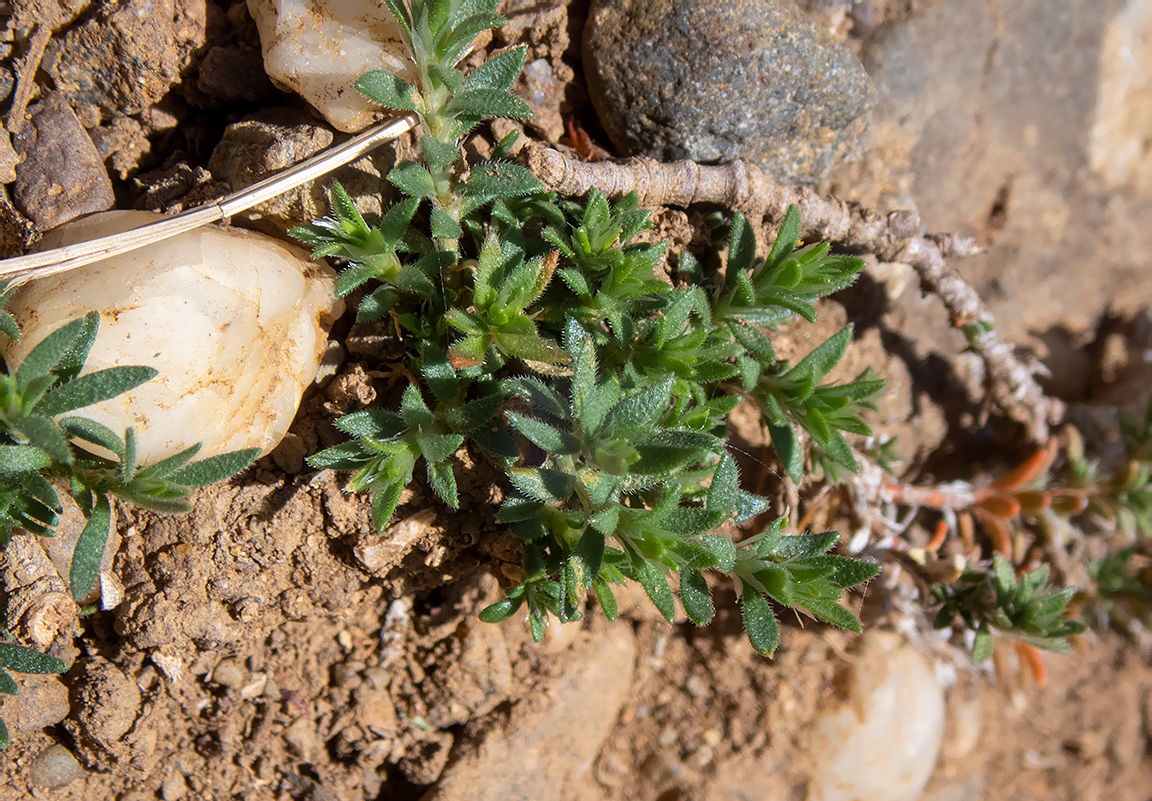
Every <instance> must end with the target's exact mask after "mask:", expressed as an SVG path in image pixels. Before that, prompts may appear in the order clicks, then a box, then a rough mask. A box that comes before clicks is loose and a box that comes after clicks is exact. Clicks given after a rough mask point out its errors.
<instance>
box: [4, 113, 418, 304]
mask: <svg viewBox="0 0 1152 801" xmlns="http://www.w3.org/2000/svg"><path fill="white" fill-rule="evenodd" d="M414 124H415V118H414V117H412V116H405V117H401V118H399V119H396V120H391V121H388V122H383V123H380V124H378V125H374V126H373V127H371V128H369V129H368V130H366V131H364V132H363V133H360V134H358V135H356V136H355V137H353V138H352V139H349V140H348V141H347V142H345V143H344V144H342V145H338V146H336V147H334V148H331V149H330V150H328V151H326V152H324V153H320V154H318V155H316V156H313V157H312V158H310V159H306V160H304V161H302V162H300V163H299V164H294V165H292V166H291V167H289V168H287V169H285V170H283V171H282V172H280V173H277V174H276V175H273V176H271V177H269V178H265V179H264V180H262V181H258V182H257V183H254V184H252V185H251V186H248V187H245V188H244V189H241V190H240V191H239V192H234V193H232V194H231V195H228V196H226V197H223V198H221V199H220V200H217V201H214V202H212V203H208V204H205V205H203V206H199V207H197V208H194V209H189V210H188V211H185V212H182V213H180V214H175V215H173V216H171V217H168V218H166V219H164V220H159V221H157V222H154V223H150V224H148V225H144V226H141V227H139V228H134V229H132V230H131V231H124V232H123V233H119V234H113V235H111V236H106V237H101V238H100V239H93V240H90V241H88V242H81V243H79V244H76V245H69V246H68V247H63V248H56V249H53V250H46V251H43V252H41V253H30V254H28V255H27V256H19V257H17V258H14V259H4V260H0V280H5V281H9V282H11V283H15V284H22V283H24V282H25V281H27V280H29V279H31V278H42V277H44V276H48V275H55V274H57V273H62V272H67V271H68V270H72V269H75V268H77V267H81V266H83V265H85V264H90V263H92V262H94V261H100V260H101V259H106V258H109V257H111V256H117V255H119V254H121V253H128V252H130V251H133V250H137V249H139V248H142V247H146V246H147V245H151V244H153V243H154V242H160V241H163V240H165V239H168V238H170V237H173V236H176V235H177V234H182V233H184V232H185V231H191V230H193V229H195V228H199V227H200V226H202V225H208V224H209V223H214V222H227V221H228V219H229V218H231V217H232V215H234V214H239V213H240V212H242V211H244V210H246V209H249V208H252V207H253V206H256V205H258V204H260V203H263V202H264V201H266V200H269V199H271V198H274V197H276V196H277V195H282V194H284V193H285V192H289V191H291V190H293V189H295V188H296V187H298V186H301V185H302V184H306V183H308V182H310V181H315V180H316V179H318V178H321V177H323V176H324V175H327V174H328V173H330V172H332V171H333V170H336V169H339V168H340V167H342V166H344V165H345V164H348V163H350V162H353V161H356V160H357V159H358V158H360V157H361V156H363V155H364V154H365V153H368V152H369V151H371V150H372V149H374V148H376V147H379V146H380V145H382V144H384V143H385V142H388V141H391V140H392V139H395V138H396V137H397V136H400V135H401V134H402V133H404V132H406V131H408V130H409V129H411V128H412V126H413V125H414Z"/></svg>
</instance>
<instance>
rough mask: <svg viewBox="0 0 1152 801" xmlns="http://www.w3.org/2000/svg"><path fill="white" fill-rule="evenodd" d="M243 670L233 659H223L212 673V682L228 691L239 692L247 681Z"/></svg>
mask: <svg viewBox="0 0 1152 801" xmlns="http://www.w3.org/2000/svg"><path fill="white" fill-rule="evenodd" d="M247 678H248V677H247V676H246V675H245V671H244V668H242V667H241V666H240V663H238V662H237V661H236V660H235V659H223V660H221V661H220V664H218V665H217V666H216V669H215V670H213V671H212V681H214V682H215V683H216V684H219V685H220V686H221V687H227V688H228V689H229V690H239V689H240V688H241V687H243V686H244V682H245V681H246V680H247Z"/></svg>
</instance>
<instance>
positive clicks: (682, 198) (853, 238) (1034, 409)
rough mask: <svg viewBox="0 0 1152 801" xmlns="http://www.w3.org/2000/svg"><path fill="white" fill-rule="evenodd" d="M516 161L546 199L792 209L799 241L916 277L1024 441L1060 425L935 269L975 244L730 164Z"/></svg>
mask: <svg viewBox="0 0 1152 801" xmlns="http://www.w3.org/2000/svg"><path fill="white" fill-rule="evenodd" d="M525 154H526V156H525V158H526V160H527V165H528V168H529V169H531V170H532V172H534V173H535V174H536V175H537V177H539V178H540V180H541V181H542V182H543V183H544V185H545V186H546V187H547V188H548V189H550V190H553V191H556V192H559V193H560V194H562V195H573V196H580V195H583V194H585V193H587V192H588V191H589V190H591V189H593V188H595V189H598V190H600V191H601V192H603V193H604V194H606V195H608V196H609V197H621V196H623V195H626V194H627V193H629V192H636V193H637V195H638V196H639V201H640V206H641V207H644V208H653V207H656V206H688V205H691V204H693V203H714V204H718V205H722V206H726V207H728V208H730V209H733V210H736V211H742V212H744V214H746V215H747V216H748V217H749V218H750V219H752V220H760V219H764V220H767V221H768V222H770V223H776V222H779V221H780V220H782V219H783V218H784V214H785V213H786V212H787V210H788V207H789V206H790V205H792V204H795V205H796V206H797V207H798V208H799V210H800V218H801V220H803V224H804V230H803V233H802V236H804V237H805V238H808V239H819V240H826V241H828V242H832V243H834V244H838V245H842V246H848V247H854V248H862V249H865V250H867V251H869V252H871V253H874V254H875V255H876V257H877V258H879V259H880V260H881V261H891V262H903V263H905V264H908V265H910V266H911V267H912V268H913V269H914V270H915V271H916V274H917V275H918V276H919V277H920V284H921V286H922V287H923V289H924V290H925V291H928V292H931V293H932V294H934V295H936V296H938V297H939V298H940V300H941V301H942V302H943V303H944V307H945V308H946V309H947V310H948V314H949V315H950V317H951V319H952V324H953V325H954V326H956V327H957V328H963V329H964V331H965V333H966V334H967V335H968V339H969V343H970V344H971V346H972V349H973V350H974V351H975V352H976V353H977V354H978V355H979V356H980V357H981V359H982V360H983V362H984V365H985V368H986V370H987V381H986V386H987V391H988V397H989V399H990V400H991V401H992V402H993V403H994V404H995V405H996V406H998V407H999V408H1000V410H1001V411H1003V413H1004V414H1005V415H1007V416H1008V417H1009V418H1011V419H1013V420H1015V421H1017V422H1019V423H1021V424H1023V425H1024V426H1025V428H1026V430H1027V433H1028V437H1029V439H1030V440H1032V441H1034V442H1037V443H1043V442H1046V441H1047V439H1048V434H1049V426H1050V425H1052V424H1054V423H1056V422H1057V421H1058V420H1059V419H1060V418H1061V417H1062V416H1063V413H1064V406H1063V404H1062V403H1061V402H1060V401H1058V400H1056V399H1054V398H1049V397H1047V396H1046V395H1045V394H1044V391H1043V390H1042V389H1041V388H1040V385H1039V384H1038V383H1037V382H1036V378H1035V376H1034V375H1033V370H1032V369H1031V368H1029V367H1028V366H1027V365H1025V364H1024V363H1023V362H1021V361H1020V359H1018V358H1017V357H1016V354H1015V352H1014V351H1013V349H1012V347H1011V345H1009V344H1008V343H1006V342H1004V341H1003V340H1001V339H1000V337H999V335H998V334H997V333H996V329H995V327H994V320H993V317H992V314H991V312H989V311H988V309H987V307H986V306H985V305H984V303H983V301H982V300H981V299H980V296H979V295H978V294H977V293H976V290H974V289H973V288H972V287H971V286H969V285H968V283H967V282H965V281H964V279H963V278H961V277H960V276H959V275H958V274H957V273H956V271H955V270H953V269H952V268H951V267H949V266H948V264H947V263H946V262H945V259H946V258H950V257H963V256H968V255H972V254H974V253H976V252H977V248H976V246H975V244H974V243H973V242H972V240H971V239H968V238H966V237H959V236H955V235H951V234H945V235H935V236H922V235H921V234H920V216H919V215H918V214H917V213H916V212H914V211H895V212H891V213H889V214H881V213H879V212H877V211H875V210H872V209H866V208H862V207H860V206H857V205H856V204H853V203H848V202H846V201H843V200H838V199H836V198H828V197H822V196H820V195H818V194H816V193H815V192H813V191H812V190H811V189H806V188H801V187H792V186H785V185H783V184H780V183H777V182H776V181H773V180H772V179H771V178H769V177H768V176H767V175H765V174H764V173H763V172H762V171H761V170H760V169H759V168H757V167H756V166H755V165H753V164H749V163H747V162H745V161H740V160H737V161H733V162H731V163H729V164H724V165H720V166H714V167H713V166H703V165H700V164H696V163H695V162H692V161H676V162H672V163H670V164H664V163H661V162H658V161H654V160H652V159H649V158H644V157H638V158H631V159H626V160H623V161H617V162H608V161H598V162H594V163H585V162H581V161H576V160H574V159H570V158H567V157H566V156H564V155H563V154H561V153H559V152H558V151H556V150H553V149H551V148H548V147H542V146H539V145H531V146H529V147H526V148H525Z"/></svg>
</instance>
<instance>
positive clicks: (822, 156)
mask: <svg viewBox="0 0 1152 801" xmlns="http://www.w3.org/2000/svg"><path fill="white" fill-rule="evenodd" d="M584 69H585V73H586V75H587V78H588V87H589V92H590V94H591V96H592V102H593V104H594V105H595V106H596V110H597V112H598V113H599V115H600V122H601V123H602V124H603V126H604V128H605V130H606V131H607V132H608V135H609V136H610V137H611V138H612V141H613V142H614V143H615V144H616V146H617V147H618V148H620V149H621V150H623V151H625V152H626V153H629V154H644V155H647V156H651V157H653V158H656V159H660V160H664V161H667V160H673V159H683V158H688V159H693V160H696V161H705V162H709V161H730V160H732V159H736V158H743V159H746V160H749V161H752V162H755V163H757V164H759V165H760V166H761V167H763V168H765V169H766V170H767V171H768V172H769V173H770V174H771V175H772V176H773V177H775V178H777V179H778V180H781V181H786V182H790V183H811V182H815V181H819V180H821V179H822V178H823V177H824V176H825V175H827V173H828V172H829V170H830V169H831V167H832V166H833V165H834V164H835V162H836V160H837V158H838V157H840V156H842V155H843V154H845V153H847V152H849V151H850V150H851V149H852V147H853V145H854V144H855V142H856V141H857V140H858V139H859V138H860V137H861V136H862V135H863V134H864V133H865V132H866V129H867V119H866V114H867V112H868V110H869V109H870V108H871V107H872V105H873V104H874V102H875V92H874V90H873V89H872V86H871V84H870V83H869V81H868V78H867V76H866V75H865V73H864V70H863V68H862V67H861V66H860V64H859V62H858V61H857V60H856V58H855V57H854V56H853V55H852V54H850V53H849V52H848V51H847V50H845V49H843V48H841V47H838V46H836V45H833V44H832V43H831V42H830V41H829V40H828V39H827V38H826V36H825V35H824V34H823V33H821V32H820V31H819V30H817V28H816V27H815V25H814V24H813V23H812V21H811V20H810V19H809V18H808V17H807V16H805V15H804V14H802V13H801V12H800V11H798V10H797V9H796V7H795V6H794V5H793V4H792V3H790V2H782V1H781V0H731V1H729V2H714V1H710V0H689V1H688V2H676V1H675V0H656V2H640V1H638V0H599V1H598V2H594V3H593V5H592V11H591V14H590V16H589V19H588V26H587V28H586V30H585V36H584Z"/></svg>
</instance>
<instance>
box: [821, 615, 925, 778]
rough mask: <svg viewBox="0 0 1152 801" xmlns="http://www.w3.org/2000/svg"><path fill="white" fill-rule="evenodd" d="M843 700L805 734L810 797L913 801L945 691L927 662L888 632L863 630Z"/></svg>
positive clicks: (822, 715)
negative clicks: (861, 644) (809, 753)
mask: <svg viewBox="0 0 1152 801" xmlns="http://www.w3.org/2000/svg"><path fill="white" fill-rule="evenodd" d="M867 638H868V639H867V642H866V643H865V644H864V648H863V651H862V652H861V654H860V657H859V661H858V662H857V663H856V665H855V666H854V668H853V671H852V676H851V677H850V679H849V685H848V696H847V698H846V699H845V700H844V701H843V703H841V704H839V705H838V706H836V707H834V708H832V709H829V710H827V711H826V712H824V713H822V714H821V716H820V718H819V719H818V721H817V723H816V727H815V729H816V731H815V733H814V735H813V741H812V759H813V762H814V765H813V772H812V782H811V784H810V785H809V788H810V789H809V796H808V798H809V801H915V800H916V799H918V798H919V797H920V794H921V793H922V792H923V790H924V786H925V785H926V784H927V783H928V779H929V777H930V776H931V775H932V770H933V768H934V767H935V765H936V756H937V753H938V752H939V750H940V741H941V738H942V736H943V733H944V691H943V689H942V688H941V686H940V683H939V681H937V679H936V672H935V671H934V670H933V668H932V665H931V664H930V663H929V662H928V660H926V659H925V658H924V657H923V656H921V655H920V654H919V653H918V652H917V651H915V650H914V649H913V648H911V647H910V646H908V645H906V644H904V643H903V641H902V640H901V639H900V638H898V637H896V636H894V635H891V634H882V633H877V634H869V635H867Z"/></svg>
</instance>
